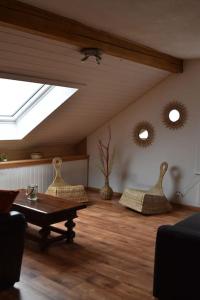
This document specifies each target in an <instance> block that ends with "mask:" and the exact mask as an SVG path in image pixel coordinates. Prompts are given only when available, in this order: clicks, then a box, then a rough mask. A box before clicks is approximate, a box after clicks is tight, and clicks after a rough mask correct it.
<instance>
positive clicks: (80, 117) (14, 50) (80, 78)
mask: <svg viewBox="0 0 200 300" xmlns="http://www.w3.org/2000/svg"><path fill="white" fill-rule="evenodd" d="M8 3H9V4H10V3H16V1H10V0H9V1H4V0H0V5H1V7H3V6H4V7H6V5H7V4H8ZM2 5H3V6H2ZM12 13H13V12H12ZM28 13H29V11H28ZM11 16H12V14H11ZM3 18H4V17H3V14H2V10H1V11H0V19H1V22H3V26H1V27H0V73H1V76H2V77H6V78H14V79H24V80H33V81H39V82H47V83H48V82H49V83H55V84H61V85H65V86H72V87H78V88H79V91H78V92H77V93H76V94H75V95H74V96H72V98H71V99H70V100H69V101H67V102H66V103H65V104H63V105H62V106H61V107H60V108H59V109H57V110H56V111H55V112H54V113H53V114H52V115H51V116H50V117H48V118H47V119H46V120H45V121H44V122H42V123H41V124H40V125H39V126H38V127H37V128H36V129H34V130H33V131H32V132H31V133H30V134H29V135H28V136H27V137H25V138H24V139H23V140H22V141H9V142H3V141H2V142H0V147H3V148H6V147H7V148H10V149H14V148H15V149H20V148H26V147H29V148H30V147H36V146H41V145H49V144H56V143H63V144H76V143H78V142H79V141H81V140H82V139H83V138H85V137H87V136H88V135H89V134H91V133H92V132H93V131H95V130H96V129H97V128H98V127H100V126H101V125H103V124H104V123H106V122H108V121H109V120H110V119H111V118H113V117H114V116H115V115H116V114H118V113H119V112H120V111H122V110H123V109H124V108H125V107H127V105H129V104H130V103H132V102H134V101H136V100H137V99H138V98H139V97H140V96H142V95H143V94H144V93H145V92H147V91H148V90H149V89H151V88H152V87H153V86H155V85H156V84H158V83H159V82H160V81H162V80H164V79H165V78H166V77H167V76H169V74H170V73H169V72H168V71H166V68H165V67H164V68H163V66H160V67H159V68H158V66H156V65H154V67H152V64H150V63H149V61H148V62H147V61H146V62H144V64H139V63H137V62H135V61H137V60H136V59H135V58H134V59H130V58H129V57H126V55H122V54H120V55H117V54H116V52H117V51H116V49H115V48H114V50H113V48H112V51H111V52H112V53H111V52H109V51H107V50H106V51H104V54H103V59H102V63H101V64H100V65H97V64H96V62H95V61H94V60H93V59H89V60H87V61H86V62H85V63H81V57H82V56H81V54H80V45H79V44H78V45H77V44H76V43H75V42H72V41H71V40H70V38H69V36H70V33H69V32H68V36H67V39H69V40H70V41H71V42H70V41H68V42H66V40H63V39H61V38H60V37H59V38H58V39H55V38H53V37H52V35H51V34H52V27H51V34H50V35H49V33H48V35H46V36H45V34H43V33H44V32H43V33H42V34H36V33H37V32H36V31H38V27H37V28H36V29H37V30H36V31H35V29H34V30H33V28H32V29H31V30H30V28H29V30H25V29H24V26H25V25H26V24H27V19H26V20H22V23H21V24H20V26H19V27H20V28H19V27H18V26H16V24H14V27H15V28H10V27H13V26H10V25H12V24H8V23H7V25H8V26H5V23H6V22H5V19H4V21H2V20H3ZM27 18H29V14H27ZM11 20H12V18H10V23H12V22H11ZM7 22H8V18H7ZM17 22H19V18H18V19H17ZM18 25H19V24H18ZM29 26H32V25H30V24H29ZM16 27H17V28H18V29H16ZM25 31H31V32H32V33H30V32H25ZM57 32H58V31H57V29H56V34H57ZM95 32H96V31H95ZM33 33H34V34H33ZM76 34H77V32H76ZM47 36H48V37H47ZM90 39H91V36H90ZM69 42H70V43H69ZM106 43H107V42H106ZM81 45H82V44H81ZM104 46H105V45H104ZM123 47H124V44H123ZM105 49H106V48H105ZM109 49H110V48H109ZM134 49H135V48H134ZM141 49H142V48H140V50H141ZM145 49H147V48H145ZM113 51H114V52H113ZM145 51H147V52H145V53H146V54H148V55H149V52H148V51H153V50H145ZM107 52H108V54H107ZM122 52H123V51H122ZM133 52H134V51H133ZM123 53H124V52H123ZM151 53H152V52H151ZM154 53H158V52H156V51H155V52H154ZM111 54H112V55H111ZM125 54H126V53H125ZM132 54H133V53H132ZM146 54H145V55H146ZM148 55H147V56H148ZM159 55H161V54H159ZM133 56H134V55H133ZM161 56H162V55H161ZM134 57H135V56H134ZM163 57H165V58H167V59H169V61H170V62H172V61H174V59H175V58H171V57H169V56H165V55H164V56H162V58H163ZM128 59H129V60H128ZM175 61H177V62H178V63H177V65H179V63H180V62H181V61H180V60H176V59H175ZM138 62H139V61H138ZM150 65H151V66H150ZM179 67H180V65H179ZM163 69H164V70H163ZM167 69H168V68H167ZM171 71H172V70H171ZM174 71H175V72H177V71H181V68H180V69H177V70H174ZM0 101H2V103H3V99H1V100H0Z"/></svg>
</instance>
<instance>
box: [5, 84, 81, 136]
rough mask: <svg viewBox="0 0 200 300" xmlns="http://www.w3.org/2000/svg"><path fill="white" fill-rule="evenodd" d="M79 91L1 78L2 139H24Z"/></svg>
mask: <svg viewBox="0 0 200 300" xmlns="http://www.w3.org/2000/svg"><path fill="white" fill-rule="evenodd" d="M76 91H77V89H76V88H69V87H61V86H54V85H48V84H40V83H33V82H26V81H18V80H10V79H1V78H0V140H18V139H22V138H24V137H25V136H26V135H27V134H28V133H29V132H30V131H31V130H33V129H34V128H35V127H36V126H37V125H39V124H40V123H41V122H42V121H43V120H44V119H45V118H46V117H48V116H49V115H50V114H51V113H52V112H53V111H54V110H56V109H57V108H58V107H59V106H60V105H61V104H63V103H64V102H65V101H67V100H68V99H69V98H70V97H71V96H72V95H73V94H74V93H75V92H76Z"/></svg>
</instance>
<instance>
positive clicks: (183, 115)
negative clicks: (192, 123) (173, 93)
mask: <svg viewBox="0 0 200 300" xmlns="http://www.w3.org/2000/svg"><path fill="white" fill-rule="evenodd" d="M162 121H163V123H164V124H165V126H166V127H167V128H169V129H178V128H180V127H182V126H184V124H185V122H186V121H187V109H186V107H185V106H184V105H183V104H182V103H180V102H177V101H173V102H170V103H169V104H167V105H166V106H165V107H164V109H163V112H162Z"/></svg>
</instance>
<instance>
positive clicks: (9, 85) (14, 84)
mask: <svg viewBox="0 0 200 300" xmlns="http://www.w3.org/2000/svg"><path fill="white" fill-rule="evenodd" d="M42 86H43V84H40V83H33V82H24V81H17V80H9V79H2V78H0V91H1V102H2V103H3V104H4V105H1V106H0V116H5V117H6V116H13V115H14V114H15V113H16V112H17V111H18V110H19V109H20V108H21V107H22V106H23V105H24V104H25V103H26V102H27V101H28V100H29V99H30V98H31V97H32V96H33V95H34V94H35V93H36V92H37V91H38V90H39V89H40V88H41V87H42Z"/></svg>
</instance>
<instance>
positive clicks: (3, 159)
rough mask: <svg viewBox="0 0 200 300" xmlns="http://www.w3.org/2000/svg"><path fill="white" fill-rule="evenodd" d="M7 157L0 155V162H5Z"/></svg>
mask: <svg viewBox="0 0 200 300" xmlns="http://www.w3.org/2000/svg"><path fill="white" fill-rule="evenodd" d="M7 160H8V159H7V155H6V154H5V153H0V161H7Z"/></svg>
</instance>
